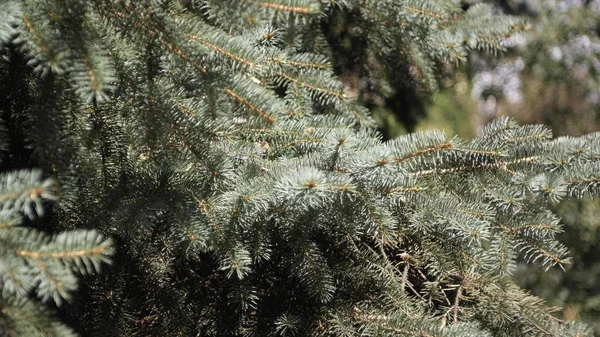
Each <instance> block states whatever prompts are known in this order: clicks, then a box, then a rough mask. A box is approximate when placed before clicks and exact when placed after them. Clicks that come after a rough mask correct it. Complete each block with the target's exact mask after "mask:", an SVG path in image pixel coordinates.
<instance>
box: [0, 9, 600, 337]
mask: <svg viewBox="0 0 600 337" xmlns="http://www.w3.org/2000/svg"><path fill="white" fill-rule="evenodd" d="M337 11H344V12H347V13H352V15H353V17H354V18H355V20H356V25H355V29H357V32H356V34H361V35H362V36H363V38H364V41H365V43H367V45H368V46H367V48H366V49H365V51H366V54H365V55H364V57H365V59H364V60H365V62H361V63H360V67H361V68H360V69H359V70H357V71H361V72H362V73H364V74H366V75H365V76H367V77H370V78H372V79H373V82H378V83H384V82H382V81H381V80H382V78H381V76H382V74H384V73H389V71H390V70H393V71H394V76H399V77H402V78H403V80H404V81H407V82H408V83H411V84H412V85H413V86H414V87H418V88H419V90H422V91H423V92H428V91H434V90H435V89H436V87H437V83H438V80H439V78H440V77H441V76H443V74H444V72H445V70H446V69H447V67H448V65H451V64H455V63H457V62H461V61H463V60H464V59H465V57H466V55H467V54H468V53H469V52H475V51H488V52H498V51H500V50H502V49H503V40H504V39H505V38H506V37H507V36H511V35H512V34H515V33H518V32H520V31H521V30H523V29H524V25H523V24H522V22H520V21H519V20H517V19H514V18H511V17H507V16H500V15H496V14H495V13H493V12H492V11H491V10H490V8H489V7H488V5H486V4H484V3H480V4H473V5H471V6H468V7H467V6H463V5H462V4H461V2H459V1H454V0H447V1H439V2H435V3H433V2H430V1H420V0H406V1H383V0H348V1H333V0H332V1H324V0H323V1H318V0H218V1H168V0H163V1H158V0H156V1H151V0H148V1H125V0H123V1H108V0H98V1H83V0H79V1H77V0H60V1H56V0H55V1H45V0H40V1H16V0H4V1H2V2H0V22H1V23H2V24H1V25H0V48H2V53H3V56H4V57H3V59H2V63H1V68H0V78H1V82H0V83H2V92H3V93H5V94H4V95H3V97H2V101H1V102H0V109H2V120H3V123H4V125H6V126H8V127H7V128H6V129H7V132H6V137H5V138H6V146H5V148H6V149H5V150H4V152H3V157H2V168H3V169H7V170H8V169H24V168H31V167H37V168H39V169H41V170H42V171H43V172H44V174H45V175H47V176H48V177H51V178H52V179H53V180H52V181H54V182H55V184H56V185H55V186H56V191H57V193H56V194H57V195H60V201H59V202H57V203H54V204H52V205H47V206H46V207H47V208H48V209H49V210H51V214H50V219H49V221H48V223H47V224H43V225H40V226H41V227H42V228H41V229H40V230H45V231H48V232H58V231H65V230H70V231H72V232H66V233H67V234H57V235H56V236H55V237H54V239H53V240H49V239H45V241H44V240H42V241H43V242H42V241H40V242H36V241H30V242H29V241H28V242H27V243H26V244H27V245H29V246H31V247H32V250H35V251H39V252H40V253H38V254H42V255H40V256H44V257H46V255H44V254H48V253H46V251H47V249H50V248H45V247H46V246H45V245H47V246H52V247H54V246H55V245H58V246H60V244H61V243H63V242H64V241H66V242H68V244H69V245H70V246H69V247H67V248H70V247H71V246H73V245H75V244H76V245H82V246H84V247H91V246H93V245H97V246H98V247H101V249H102V251H101V253H102V254H100V255H97V256H91V257H86V258H85V259H84V258H81V259H73V260H72V261H71V260H67V261H65V260H64V259H63V260H60V258H61V257H62V255H61V253H57V254H54V255H52V253H50V255H49V256H48V263H53V264H54V263H55V264H57V265H58V266H60V268H62V269H60V270H67V271H68V273H71V270H72V269H73V268H75V269H78V270H79V271H81V272H86V273H87V272H88V271H96V270H97V269H98V268H97V266H98V264H99V263H100V262H102V261H106V259H107V255H108V254H111V253H112V252H113V250H114V254H113V255H112V256H111V257H110V259H111V261H112V266H111V267H110V268H105V269H106V270H104V271H103V272H102V273H100V274H99V275H93V276H89V277H85V278H83V279H82V280H81V282H80V288H79V290H78V292H77V293H76V295H74V297H75V298H74V300H73V303H72V304H69V305H64V306H61V307H60V308H59V309H58V315H59V317H60V320H61V321H62V322H64V323H66V324H68V325H69V326H70V327H71V329H72V330H69V329H67V328H65V326H64V325H60V324H61V323H58V321H53V320H51V318H48V319H47V320H45V321H44V322H45V323H44V324H47V325H48V324H50V325H51V326H60V329H58V328H57V329H55V331H51V330H48V329H38V330H39V334H41V335H44V334H45V335H49V336H52V335H59V336H69V335H72V334H74V333H75V332H77V333H79V334H80V335H82V336H160V335H164V336H313V335H314V336H586V335H587V336H589V335H591V332H590V330H589V329H588V328H587V327H586V326H585V325H582V324H578V323H572V322H564V321H561V320H558V319H556V318H555V317H554V316H552V314H551V309H550V308H547V307H546V306H545V305H544V304H543V303H542V302H541V301H540V300H539V299H538V298H536V297H533V296H531V295H529V294H527V293H526V292H524V291H523V290H521V289H519V288H518V287H517V286H516V285H515V284H514V283H513V282H512V280H511V278H510V275H511V273H512V271H513V270H514V266H515V261H516V259H517V257H518V256H522V257H524V258H525V259H527V260H529V261H531V262H532V263H537V264H538V265H539V266H540V267H541V268H545V269H547V268H560V266H562V265H564V264H566V263H568V262H569V257H568V253H567V251H566V249H565V248H564V247H563V246H562V245H561V244H560V243H559V242H557V240H556V239H555V238H554V236H555V234H556V233H557V232H559V231H560V230H561V228H560V226H559V220H558V218H557V217H556V216H555V215H554V214H553V213H552V212H550V211H549V210H548V208H547V206H548V204H549V203H555V202H557V201H559V200H561V199H563V198H565V197H581V196H582V195H584V194H590V195H594V194H595V193H597V192H598V190H599V186H600V170H599V165H600V164H599V158H600V147H599V146H598V145H599V144H600V134H590V135H587V136H583V137H581V138H569V137H563V138H557V139H552V138H551V132H550V131H549V130H548V129H546V128H545V127H543V126H540V125H528V126H519V125H517V124H516V123H515V122H514V121H512V120H510V119H500V120H497V121H495V122H494V123H492V124H491V125H489V126H488V127H487V128H486V130H485V132H484V134H483V135H482V136H481V137H479V138H477V139H474V140H460V139H458V138H456V137H451V136H447V135H445V134H444V133H442V132H439V131H430V132H421V133H415V134H410V135H407V136H403V137H400V138H397V139H394V140H391V141H386V142H384V141H382V139H381V136H380V134H379V133H378V132H377V131H375V130H374V129H373V121H372V119H371V118H370V114H369V112H368V110H367V109H366V108H364V107H362V106H361V105H360V104H359V102H356V101H353V100H351V99H349V98H348V93H347V92H346V91H345V90H344V87H343V86H342V85H341V83H340V82H339V81H338V80H337V78H336V76H335V73H334V72H333V70H332V65H331V61H330V57H331V55H332V54H333V53H334V51H333V50H332V49H331V48H330V44H331V42H330V41H329V40H328V29H327V27H329V25H328V20H329V19H330V18H331V17H332V15H333V14H332V13H336V12H337ZM369 60H371V61H369ZM374 66H377V67H374ZM385 69H387V71H384V70H385ZM25 172H30V171H25ZM35 172H38V171H35ZM6 174H7V178H6V181H7V183H6V185H2V186H0V187H2V188H6V189H7V190H8V191H12V190H19V191H30V187H29V188H28V187H27V186H20V187H19V184H18V183H17V182H18V179H17V178H16V177H19V176H20V175H23V174H24V175H25V176H27V173H18V172H14V171H11V172H8V173H6ZM40 175H41V173H36V175H34V176H35V179H34V180H35V181H39V179H41V178H40ZM32 177H33V176H32ZM36 179H37V180H36ZM48 181H50V180H44V183H43V184H50V183H49V182H48ZM43 186H46V185H43ZM48 186H50V185H48ZM53 186H54V185H53ZM10 193H12V192H10ZM20 193H21V194H19V195H22V198H23V199H22V200H23V201H21V204H16V203H14V202H12V203H9V204H8V205H9V206H10V207H11V208H15V209H16V210H15V211H14V212H15V213H14V214H21V213H23V214H24V215H31V212H32V211H31V207H32V206H31V205H32V203H33V204H36V205H38V204H40V203H41V201H39V200H38V198H34V197H37V195H32V194H31V193H28V192H25V193H24V194H23V192H20ZM39 196H40V197H42V198H53V197H54V196H55V194H48V195H47V196H46V195H44V194H39ZM28 198H29V199H28ZM19 200H21V199H19ZM22 205H23V206H22ZM24 205H29V206H27V207H25V206H24ZM43 206H44V205H41V206H38V208H39V210H42V209H44V207H43ZM7 207H8V206H7ZM23 207H25V208H23ZM35 214H36V215H37V214H39V212H37V211H36V213H35ZM11 224H12V222H11ZM3 227H5V226H3ZM29 227H35V224H30V226H29ZM11 228H12V227H11ZM27 231H34V229H28V230H27ZM73 231H74V232H73ZM35 233H38V232H35ZM68 233H70V234H68ZM98 233H102V234H98ZM40 235H41V234H40ZM69 235H71V236H70V237H72V239H70V240H68V239H66V238H67V237H69ZM101 235H103V236H101ZM105 236H106V237H111V238H112V242H113V243H112V245H110V244H111V243H110V242H109V241H106V240H105V239H103V237H105ZM6 241H7V242H13V240H12V239H10V240H6ZM0 242H2V243H3V245H4V242H3V241H0ZM24 244H25V243H24ZM6 245H8V243H7V244H6ZM57 249H58V248H57ZM98 249H100V248H97V249H96V250H98ZM83 250H85V248H80V251H83ZM5 251H6V252H11V250H10V249H8V250H5ZM12 252H14V250H13V251H12ZM13 255H15V254H13ZM16 255H19V254H18V253H17V254H16ZM17 258H18V257H13V256H11V257H10V258H7V259H6V261H11V263H16V264H18V265H19V266H21V267H22V268H29V269H27V270H28V272H30V271H31V270H35V269H34V267H32V266H33V262H32V261H28V260H27V261H23V260H22V259H21V260H17ZM57 259H58V260H59V261H57ZM0 262H2V263H4V260H0ZM71 274H72V273H71ZM71 274H69V282H70V283H69V284H71V283H72V282H73V278H72V275H71ZM4 275H5V274H4V273H3V278H5V276H4ZM31 283H32V284H31V285H30V286H29V289H33V288H34V287H36V286H37V288H38V294H40V295H41V297H42V298H46V297H52V298H53V300H54V303H55V304H61V303H62V302H63V300H65V299H69V294H70V293H68V292H56V291H55V292H54V293H52V292H50V293H48V292H44V291H43V289H44V285H45V283H44V281H43V280H39V279H34V280H33V281H31ZM6 284H7V283H6V281H3V283H2V284H0V285H1V286H2V289H3V291H2V302H0V303H1V305H2V311H1V315H2V316H0V317H1V318H2V321H1V324H2V328H3V329H4V330H5V331H7V332H8V334H9V335H28V334H30V333H29V332H28V331H30V330H22V329H21V330H18V329H17V328H15V326H18V325H19V324H29V325H35V324H36V322H35V321H34V319H35V318H37V317H38V316H37V314H36V313H37V311H40V309H39V308H40V307H36V306H35V305H33V304H31V302H28V303H30V304H28V305H27V306H21V307H20V310H21V312H23V313H24V314H23V315H22V316H18V317H14V316H13V317H7V316H6V312H7V311H6V310H7V309H5V308H8V306H7V304H5V303H13V302H10V301H11V296H12V297H14V296H20V297H21V298H22V301H25V300H27V301H31V299H32V296H33V295H32V294H30V293H22V294H19V293H17V295H15V294H13V293H12V292H11V291H10V290H11V288H10V287H7V286H6ZM40 288H41V290H40ZM74 288H75V286H72V287H70V288H69V289H67V290H73V289H74ZM10 305H12V304H10ZM32 315H34V316H32ZM23 322H25V323H23ZM53 324H54V325H53ZM19 329H20V328H19Z"/></svg>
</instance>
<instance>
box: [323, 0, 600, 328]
mask: <svg viewBox="0 0 600 337" xmlns="http://www.w3.org/2000/svg"><path fill="white" fill-rule="evenodd" d="M477 2H482V1H480V0H471V1H469V0H466V1H465V0H463V6H464V7H465V8H468V6H470V5H473V4H474V3H477ZM485 2H488V3H492V4H493V5H494V8H495V10H497V11H498V12H504V13H510V14H512V15H518V16H522V17H524V18H526V19H527V20H528V26H529V27H528V28H529V29H528V32H527V33H526V34H523V35H522V36H519V37H516V38H511V39H510V40H506V41H505V47H506V48H507V50H506V52H505V53H503V54H501V55H470V56H469V59H468V61H467V62H466V64H461V65H457V66H455V67H454V68H452V69H450V68H449V69H448V75H451V76H447V77H441V78H439V81H440V91H439V92H437V93H433V95H430V94H431V93H428V92H415V91H414V90H418V89H414V88H415V87H417V88H418V86H414V85H410V83H404V82H402V80H400V79H401V78H405V76H394V74H393V73H387V74H383V76H381V78H382V79H381V80H380V82H379V83H373V82H371V81H372V79H370V78H369V77H368V76H366V74H361V73H359V72H357V71H355V70H356V69H358V67H357V65H358V64H360V63H361V62H364V63H367V64H368V65H369V67H370V68H371V70H373V69H375V70H376V69H383V68H384V67H382V66H381V64H379V63H378V62H379V60H377V59H376V58H373V57H372V56H370V55H368V54H366V52H365V49H364V48H363V46H364V41H362V40H361V32H360V31H359V30H357V29H356V27H353V25H352V22H353V16H352V14H350V15H341V14H340V15H338V16H336V17H334V19H333V20H332V21H330V22H329V23H328V24H327V26H326V27H324V28H325V29H326V31H327V32H328V33H329V40H330V42H331V43H334V44H337V48H335V49H334V50H336V51H337V54H334V55H333V58H334V60H335V68H336V71H337V73H338V74H339V76H340V78H341V79H342V81H343V82H344V84H345V85H346V93H347V94H348V95H349V96H352V97H357V98H358V99H360V100H362V101H363V102H364V103H366V104H367V105H368V106H369V107H370V109H371V111H372V113H373V115H374V117H375V119H376V120H377V122H378V124H379V128H380V130H381V132H382V133H383V135H384V137H386V138H394V137H397V136H399V135H402V134H406V133H408V132H413V131H419V130H425V129H431V128H438V129H443V130H444V131H446V132H447V133H449V134H457V135H459V136H461V137H465V138H469V137H473V136H475V135H477V133H478V132H480V131H481V129H482V128H483V126H484V125H485V124H487V123H488V122H490V121H491V120H493V119H494V118H496V117H499V116H507V115H508V116H512V117H514V118H516V119H517V120H519V121H521V122H522V123H543V124H546V125H548V126H550V127H551V128H552V130H553V133H554V135H555V136H566V135H570V136H578V135H582V134H584V133H589V132H595V131H599V130H600V38H599V35H600V0H591V1H590V0H588V1H585V0H488V1H485ZM398 71H410V69H398ZM411 90H412V91H411ZM554 210H555V211H556V212H557V214H558V215H559V216H560V217H562V219H563V220H562V221H563V225H564V232H563V233H562V234H561V237H560V239H561V241H562V242H564V243H565V244H566V245H567V246H568V247H569V248H570V251H571V255H572V257H573V263H572V264H571V265H570V266H568V267H567V268H566V270H565V271H563V270H560V269H552V270H549V271H547V272H544V271H543V270H541V269H540V268H535V267H532V266H530V265H529V266H528V265H526V264H521V265H520V266H519V268H518V269H517V272H516V273H515V275H514V278H515V279H516V280H517V282H518V283H519V284H520V285H522V286H523V287H525V288H526V289H529V290H530V291H531V292H532V293H534V294H536V295H539V296H541V297H542V298H544V299H545V300H546V301H547V302H548V303H549V304H550V305H554V306H557V307H558V308H560V309H561V311H560V312H559V315H562V316H563V317H565V318H567V319H571V320H580V321H585V322H587V323H588V324H590V325H592V326H593V327H594V329H595V331H596V334H598V335H600V200H598V199H596V200H591V199H589V198H586V199H584V200H581V201H563V202H561V203H560V204H557V205H554Z"/></svg>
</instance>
